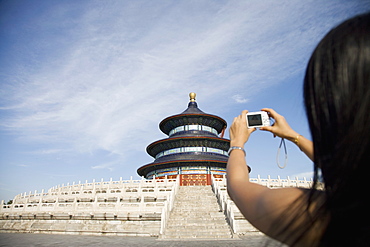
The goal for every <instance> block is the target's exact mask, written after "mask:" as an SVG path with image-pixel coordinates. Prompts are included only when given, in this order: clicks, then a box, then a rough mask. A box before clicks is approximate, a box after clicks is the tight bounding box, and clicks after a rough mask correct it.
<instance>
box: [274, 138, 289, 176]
mask: <svg viewBox="0 0 370 247" xmlns="http://www.w3.org/2000/svg"><path fill="white" fill-rule="evenodd" d="M282 144H284V152H285V161H284V165H283V166H281V165H280V161H279V156H280V149H281V145H282ZM287 163H288V152H287V149H286V145H285V139H284V138H281V142H280V145H279V148H278V151H277V154H276V164H277V166H278V167H279V168H280V169H284V168H285V167H286V165H287Z"/></svg>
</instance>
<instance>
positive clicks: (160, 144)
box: [146, 136, 230, 158]
mask: <svg viewBox="0 0 370 247" xmlns="http://www.w3.org/2000/svg"><path fill="white" fill-rule="evenodd" d="M179 147H210V148H217V149H220V150H224V151H227V150H228V149H229V147H230V140H228V139H224V138H219V137H209V136H182V137H172V138H166V139H162V140H159V141H156V142H153V143H151V144H150V145H149V146H148V147H147V148H146V151H147V152H148V154H149V155H151V156H152V157H154V158H155V157H156V155H157V154H158V153H160V152H163V151H166V150H170V149H174V148H179Z"/></svg>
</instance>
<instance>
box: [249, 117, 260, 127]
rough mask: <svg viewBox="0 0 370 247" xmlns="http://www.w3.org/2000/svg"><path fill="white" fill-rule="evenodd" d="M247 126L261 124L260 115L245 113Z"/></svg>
mask: <svg viewBox="0 0 370 247" xmlns="http://www.w3.org/2000/svg"><path fill="white" fill-rule="evenodd" d="M247 118H248V125H249V127H253V126H259V125H262V115H261V114H255V115H247Z"/></svg>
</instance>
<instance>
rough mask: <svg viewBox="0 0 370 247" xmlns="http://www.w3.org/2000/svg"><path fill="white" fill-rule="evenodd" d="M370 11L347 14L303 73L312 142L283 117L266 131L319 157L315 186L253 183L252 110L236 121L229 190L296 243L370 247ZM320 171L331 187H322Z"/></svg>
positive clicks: (276, 233) (244, 208)
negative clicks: (249, 150) (249, 155)
mask: <svg viewBox="0 0 370 247" xmlns="http://www.w3.org/2000/svg"><path fill="white" fill-rule="evenodd" d="M369 83H370V14H364V15H360V16H357V17H354V18H352V19H350V20H348V21H345V22H344V23H342V24H341V25H339V26H338V27H336V28H335V29H333V30H331V31H330V32H329V33H328V34H327V35H326V36H325V37H324V39H323V40H322V41H321V42H320V43H319V45H318V46H317V47H316V49H315V51H314V53H313V54H312V56H311V59H310V61H309V63H308V66H307V70H306V75H305V79H304V102H305V108H306V114H307V118H308V122H309V126H310V131H311V135H312V140H313V141H312V142H311V141H310V140H308V139H306V138H305V137H303V136H301V135H299V134H298V133H296V132H295V131H294V130H293V129H292V128H291V127H290V126H289V124H288V123H287V122H286V120H285V119H284V117H283V116H281V115H279V114H278V113H276V112H275V111H274V110H272V109H267V108H265V109H262V110H263V111H266V112H268V114H269V115H270V117H271V118H274V119H275V123H274V125H273V126H270V127H263V128H261V130H263V131H269V132H271V133H273V134H274V135H275V136H279V137H281V138H285V139H287V140H290V141H292V142H294V143H295V144H296V145H297V146H298V147H299V148H300V149H301V150H302V151H303V152H304V153H305V154H306V155H307V156H308V157H309V158H310V159H312V160H313V161H314V174H315V175H314V185H313V188H311V189H307V190H305V189H299V188H281V189H269V188H267V187H264V186H262V185H258V184H255V183H250V182H249V174H248V170H247V166H246V161H245V152H243V151H244V150H243V149H240V148H243V147H244V144H245V143H246V142H247V141H248V138H249V136H250V134H251V133H252V132H254V131H255V129H248V128H247V125H246V117H245V114H246V113H247V112H248V111H243V112H242V114H241V115H240V116H238V117H236V118H235V119H234V122H233V124H232V126H231V128H230V139H231V141H230V146H231V147H237V148H235V149H232V151H231V152H230V157H229V161H228V165H227V179H228V180H227V186H228V192H229V195H230V197H231V198H232V199H233V200H234V202H235V204H236V205H237V206H238V207H239V209H240V211H241V212H242V213H243V215H244V216H245V218H246V219H247V220H248V221H249V222H251V223H252V224H253V225H254V226H255V227H256V228H258V229H259V230H261V231H262V232H264V233H266V234H267V235H268V236H270V237H272V238H275V239H277V240H279V241H281V242H283V243H286V244H288V245H290V246H370V197H369V198H368V196H367V195H368V194H369V193H368V192H367V188H368V185H369V184H370V182H368V180H369V176H370V112H369V110H370V87H369ZM319 170H321V174H322V179H323V182H324V184H325V188H324V190H318V189H316V188H315V186H316V185H317V181H318V171H319Z"/></svg>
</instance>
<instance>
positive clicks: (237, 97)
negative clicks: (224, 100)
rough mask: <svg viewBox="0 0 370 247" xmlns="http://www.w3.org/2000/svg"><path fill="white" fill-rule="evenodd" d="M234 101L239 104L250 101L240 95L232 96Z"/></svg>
mask: <svg viewBox="0 0 370 247" xmlns="http://www.w3.org/2000/svg"><path fill="white" fill-rule="evenodd" d="M232 99H233V100H235V101H236V102H237V103H246V102H248V101H249V100H248V99H246V98H244V97H243V96H241V95H240V94H236V95H234V96H232Z"/></svg>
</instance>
